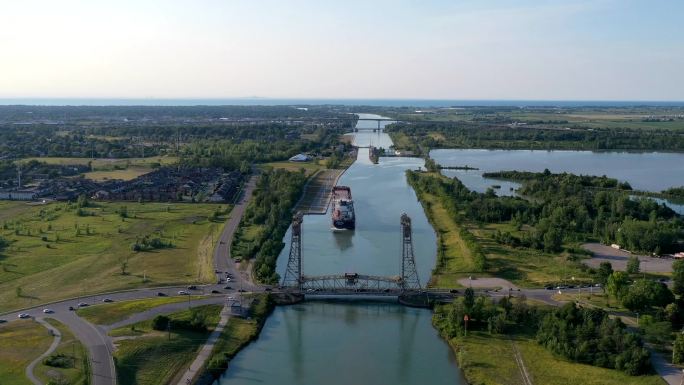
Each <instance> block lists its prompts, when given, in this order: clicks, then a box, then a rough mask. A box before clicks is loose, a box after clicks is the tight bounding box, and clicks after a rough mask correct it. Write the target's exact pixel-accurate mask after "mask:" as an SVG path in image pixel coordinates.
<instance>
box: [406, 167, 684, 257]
mask: <svg viewBox="0 0 684 385" xmlns="http://www.w3.org/2000/svg"><path fill="white" fill-rule="evenodd" d="M407 173H408V179H409V182H410V183H411V184H412V185H413V186H414V188H416V189H418V190H425V191H427V192H429V193H431V194H435V195H437V196H438V197H439V198H440V199H441V200H442V202H443V203H444V206H445V207H446V208H447V210H449V212H450V215H452V216H458V215H464V216H465V217H466V218H467V219H468V220H471V221H473V222H476V223H502V222H510V223H512V224H513V225H514V226H515V228H516V230H517V231H515V232H509V231H506V232H499V233H497V234H496V235H495V240H496V241H497V242H499V243H502V244H506V245H509V246H513V247H528V248H534V249H540V250H545V251H548V252H558V251H561V250H562V249H563V245H564V244H565V243H573V242H584V241H589V240H592V239H598V240H600V241H602V242H604V243H619V244H620V245H622V246H623V247H625V248H627V249H630V250H633V251H638V252H648V253H657V254H659V253H667V252H673V251H677V250H678V248H679V247H680V244H679V242H680V241H681V240H682V239H683V238H684V234H683V232H682V229H684V222H683V221H682V218H681V217H678V216H677V214H676V213H675V212H673V211H672V210H671V209H670V208H668V207H667V206H665V205H662V204H658V203H656V202H654V201H652V200H650V199H645V198H641V199H633V198H631V197H630V195H629V194H628V191H629V186H628V185H625V184H621V183H619V182H617V181H616V180H614V179H612V180H611V179H609V178H605V177H586V176H577V175H573V174H552V173H550V172H548V170H546V171H545V172H543V173H516V172H507V173H498V174H495V175H498V176H499V177H503V176H508V177H511V176H514V175H517V174H520V177H516V180H518V181H521V182H522V187H521V188H520V189H519V190H518V194H519V195H520V196H522V197H520V196H517V197H508V196H505V197H498V196H497V195H496V194H495V192H494V191H493V190H489V191H487V192H486V193H478V192H474V191H471V190H469V189H468V188H467V187H465V185H464V184H463V183H462V182H461V181H459V180H458V179H457V178H454V179H448V178H445V177H442V176H439V175H434V174H425V173H419V172H414V171H408V172H407ZM607 186H612V188H610V187H607ZM597 187H600V188H597ZM523 197H524V198H523ZM526 226H527V227H526Z"/></svg>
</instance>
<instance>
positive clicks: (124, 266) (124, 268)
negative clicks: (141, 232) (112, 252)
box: [119, 258, 128, 275]
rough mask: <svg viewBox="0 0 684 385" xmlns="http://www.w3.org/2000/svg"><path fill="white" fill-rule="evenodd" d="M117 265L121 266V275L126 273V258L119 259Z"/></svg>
mask: <svg viewBox="0 0 684 385" xmlns="http://www.w3.org/2000/svg"><path fill="white" fill-rule="evenodd" d="M119 267H120V268H121V275H126V274H128V272H126V269H128V258H121V260H119Z"/></svg>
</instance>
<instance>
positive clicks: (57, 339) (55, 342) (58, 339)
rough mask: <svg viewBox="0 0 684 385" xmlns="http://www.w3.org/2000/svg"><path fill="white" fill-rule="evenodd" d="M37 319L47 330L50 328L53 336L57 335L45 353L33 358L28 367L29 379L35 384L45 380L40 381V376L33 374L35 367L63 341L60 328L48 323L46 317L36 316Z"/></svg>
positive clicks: (27, 375)
mask: <svg viewBox="0 0 684 385" xmlns="http://www.w3.org/2000/svg"><path fill="white" fill-rule="evenodd" d="M35 320H36V322H38V323H39V324H41V325H43V326H44V327H45V328H46V329H47V330H49V331H50V332H51V333H52V335H53V336H55V338H54V340H53V341H52V345H50V347H49V348H48V350H46V351H45V353H43V354H41V355H40V356H39V357H38V358H36V359H35V360H33V362H31V363H30V364H29V365H28V366H27V367H26V377H28V378H29V380H31V382H33V383H34V384H35V385H43V382H42V381H40V380H39V379H38V377H36V376H35V375H34V374H33V369H35V367H36V365H38V364H39V363H40V362H42V361H43V359H44V358H45V357H47V356H49V355H50V354H52V352H54V351H55V349H57V346H59V343H60V342H62V334H61V333H60V332H59V330H57V329H55V328H54V327H52V325H50V324H49V323H47V321H45V320H44V319H42V318H35Z"/></svg>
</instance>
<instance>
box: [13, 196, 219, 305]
mask: <svg viewBox="0 0 684 385" xmlns="http://www.w3.org/2000/svg"><path fill="white" fill-rule="evenodd" d="M123 206H125V207H126V208H127V211H128V218H125V219H122V218H121V217H120V216H119V214H118V213H117V211H119V210H121V208H122V207H123ZM10 207H12V206H10ZM17 207H18V208H17ZM219 207H221V208H222V209H225V207H226V206H225V205H224V206H218V205H213V204H177V203H173V204H165V203H142V204H141V203H132V202H127V203H97V204H96V205H95V207H88V208H86V209H84V213H82V214H83V215H85V216H79V215H78V213H77V210H76V209H75V208H74V207H71V208H70V207H69V205H68V204H66V203H51V204H48V205H39V206H14V209H13V210H19V211H18V212H17V213H16V215H12V217H10V218H4V219H3V220H2V223H0V224H1V225H2V227H0V236H3V237H4V238H6V239H8V240H9V241H10V242H11V244H10V246H9V247H7V248H6V249H5V250H4V251H3V252H2V253H1V254H0V311H5V310H10V309H16V308H21V307H25V306H29V305H35V304H37V303H44V302H49V301H54V300H58V299H62V298H69V297H76V296H79V295H82V294H84V293H95V292H105V291H112V290H120V289H131V288H137V287H141V286H159V285H165V284H189V283H196V282H212V281H213V279H214V273H213V266H212V254H213V248H214V243H213V242H212V239H213V240H216V239H217V236H218V234H219V232H220V231H221V229H222V227H223V224H224V221H225V216H223V217H220V218H218V219H217V220H216V221H215V222H212V221H210V220H209V219H208V218H209V217H210V216H211V215H212V213H214V212H215V211H217V209H218V208H219ZM143 236H150V237H152V238H160V239H162V240H164V241H166V242H171V243H172V244H173V245H174V247H172V248H163V249H156V250H151V251H145V252H134V251H132V249H131V245H132V244H133V243H135V242H136V239H138V238H141V237H143ZM124 262H127V265H126V269H125V270H126V274H125V275H123V274H122V271H121V268H122V264H123V263H124ZM144 277H145V278H146V281H145V282H143V278H144Z"/></svg>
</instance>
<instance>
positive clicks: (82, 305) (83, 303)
mask: <svg viewBox="0 0 684 385" xmlns="http://www.w3.org/2000/svg"><path fill="white" fill-rule="evenodd" d="M86 306H88V304H87V303H85V302H81V303H79V304H78V307H86Z"/></svg>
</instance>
